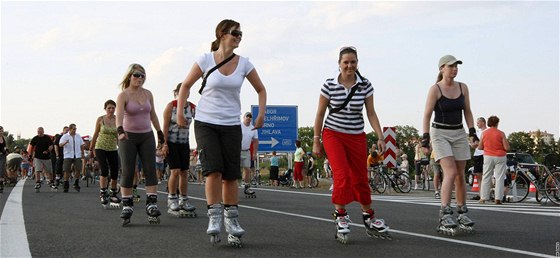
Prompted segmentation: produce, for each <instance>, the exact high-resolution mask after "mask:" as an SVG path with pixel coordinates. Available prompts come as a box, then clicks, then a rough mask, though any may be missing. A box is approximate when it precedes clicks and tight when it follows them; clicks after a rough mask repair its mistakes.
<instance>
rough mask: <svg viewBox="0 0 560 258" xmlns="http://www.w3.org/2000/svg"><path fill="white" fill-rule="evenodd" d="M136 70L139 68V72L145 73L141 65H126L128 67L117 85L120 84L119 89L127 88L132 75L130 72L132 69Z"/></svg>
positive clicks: (132, 71)
mask: <svg viewBox="0 0 560 258" xmlns="http://www.w3.org/2000/svg"><path fill="white" fill-rule="evenodd" d="M136 70H140V71H141V72H143V73H144V74H146V69H144V67H142V66H141V65H139V64H130V65H129V66H128V69H127V71H126V73H125V75H124V77H123V80H122V81H121V83H120V84H119V85H121V89H122V90H125V89H126V88H128V87H129V86H130V76H131V75H132V73H134V71H136Z"/></svg>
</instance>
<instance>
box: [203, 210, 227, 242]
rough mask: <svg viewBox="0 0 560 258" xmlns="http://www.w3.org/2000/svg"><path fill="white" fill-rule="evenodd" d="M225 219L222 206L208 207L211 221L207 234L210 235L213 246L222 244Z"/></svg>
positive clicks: (209, 221)
mask: <svg viewBox="0 0 560 258" xmlns="http://www.w3.org/2000/svg"><path fill="white" fill-rule="evenodd" d="M223 218H224V217H223V208H222V205H221V204H212V205H208V219H209V220H208V229H207V230H206V234H208V235H210V243H212V245H214V244H216V243H219V242H220V231H221V230H222V220H223Z"/></svg>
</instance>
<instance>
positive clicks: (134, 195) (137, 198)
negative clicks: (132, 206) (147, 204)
mask: <svg viewBox="0 0 560 258" xmlns="http://www.w3.org/2000/svg"><path fill="white" fill-rule="evenodd" d="M132 199H133V200H134V202H140V195H139V194H138V189H136V186H133V187H132Z"/></svg>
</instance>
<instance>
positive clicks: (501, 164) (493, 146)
mask: <svg viewBox="0 0 560 258" xmlns="http://www.w3.org/2000/svg"><path fill="white" fill-rule="evenodd" d="M499 123H500V119H499V118H498V117H497V116H491V117H489V118H488V126H489V128H488V129H486V130H485V131H484V134H482V138H481V139H480V144H478V149H480V150H484V172H483V174H482V183H481V186H480V201H479V203H485V202H486V201H489V199H490V190H491V189H492V176H494V178H495V179H496V186H495V189H496V190H495V191H494V197H495V200H494V202H495V203H496V204H502V197H503V195H504V180H505V176H506V168H507V166H506V161H507V158H506V154H507V151H508V150H509V142H508V140H507V137H506V134H505V133H504V132H503V131H501V130H499V129H498V125H499Z"/></svg>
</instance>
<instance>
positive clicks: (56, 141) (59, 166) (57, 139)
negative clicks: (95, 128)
mask: <svg viewBox="0 0 560 258" xmlns="http://www.w3.org/2000/svg"><path fill="white" fill-rule="evenodd" d="M66 133H68V126H64V128H62V132H61V133H57V134H56V135H55V136H54V150H55V152H56V169H55V170H54V173H55V174H56V179H55V183H54V184H55V186H56V188H58V185H59V184H60V179H61V178H62V164H63V163H64V152H63V151H62V147H60V146H59V144H60V138H61V137H62V136H63V135H65V134H66Z"/></svg>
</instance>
